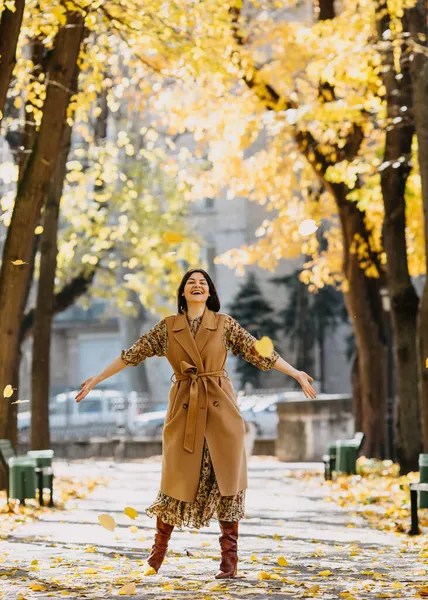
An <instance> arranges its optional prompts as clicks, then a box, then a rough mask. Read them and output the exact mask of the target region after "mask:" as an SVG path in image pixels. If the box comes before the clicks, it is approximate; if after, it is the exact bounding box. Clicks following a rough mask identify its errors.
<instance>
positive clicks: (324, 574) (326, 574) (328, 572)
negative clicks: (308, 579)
mask: <svg viewBox="0 0 428 600" xmlns="http://www.w3.org/2000/svg"><path fill="white" fill-rule="evenodd" d="M318 575H321V577H329V576H330V575H333V573H332V572H331V571H320V572H319V573H318Z"/></svg>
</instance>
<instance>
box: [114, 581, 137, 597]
mask: <svg viewBox="0 0 428 600" xmlns="http://www.w3.org/2000/svg"><path fill="white" fill-rule="evenodd" d="M136 593H137V588H136V586H135V583H134V582H133V581H132V582H131V583H127V584H126V585H124V586H123V587H121V588H120V590H119V591H118V594H119V596H134V595H135V594H136Z"/></svg>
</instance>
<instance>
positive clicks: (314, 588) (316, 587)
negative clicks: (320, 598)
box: [305, 585, 320, 595]
mask: <svg viewBox="0 0 428 600" xmlns="http://www.w3.org/2000/svg"><path fill="white" fill-rule="evenodd" d="M319 589H320V586H319V585H313V586H311V587H310V588H308V589H307V590H306V591H305V595H306V594H316V593H317V592H319Z"/></svg>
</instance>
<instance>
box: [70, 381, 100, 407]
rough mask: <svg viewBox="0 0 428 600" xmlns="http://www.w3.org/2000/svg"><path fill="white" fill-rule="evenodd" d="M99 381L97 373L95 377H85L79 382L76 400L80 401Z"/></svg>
mask: <svg viewBox="0 0 428 600" xmlns="http://www.w3.org/2000/svg"><path fill="white" fill-rule="evenodd" d="M100 381H101V379H100V378H99V377H98V375H96V376H95V377H88V379H85V381H84V382H83V383H81V384H80V387H81V388H82V389H81V390H80V392H79V393H78V394H77V396H76V402H80V401H81V400H83V398H86V396H87V395H88V394H89V392H90V391H91V390H92V389H93V388H94V387H95V386H96V385H97V383H100Z"/></svg>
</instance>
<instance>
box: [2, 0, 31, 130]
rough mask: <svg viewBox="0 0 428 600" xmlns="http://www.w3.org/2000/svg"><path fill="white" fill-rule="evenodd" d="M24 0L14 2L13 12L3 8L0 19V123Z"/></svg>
mask: <svg viewBox="0 0 428 600" xmlns="http://www.w3.org/2000/svg"><path fill="white" fill-rule="evenodd" d="M24 6H25V0H15V11H14V12H12V11H11V10H9V9H8V8H7V6H5V8H4V11H3V12H2V15H1V19H0V121H1V119H2V118H3V114H4V107H5V104H6V96H7V90H8V88H9V84H10V80H11V77H12V72H13V69H14V68H15V64H16V46H17V44H18V37H19V32H20V30H21V23H22V15H23V14H24Z"/></svg>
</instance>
